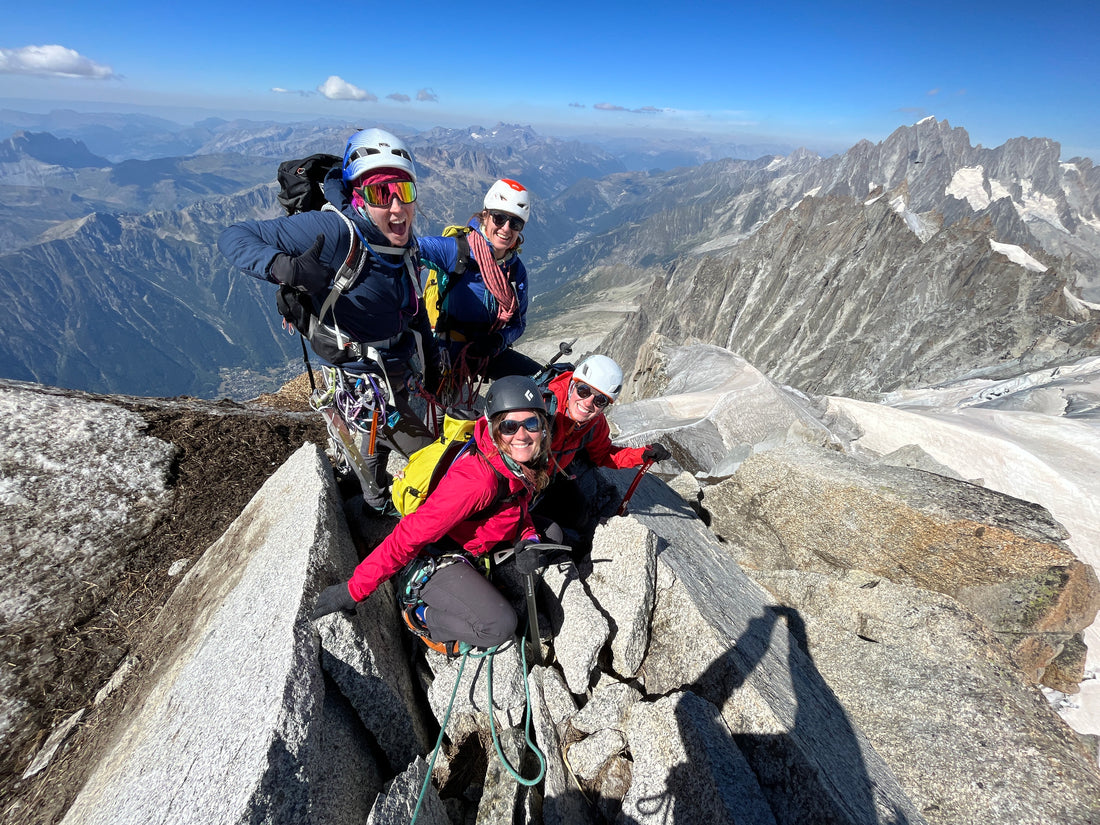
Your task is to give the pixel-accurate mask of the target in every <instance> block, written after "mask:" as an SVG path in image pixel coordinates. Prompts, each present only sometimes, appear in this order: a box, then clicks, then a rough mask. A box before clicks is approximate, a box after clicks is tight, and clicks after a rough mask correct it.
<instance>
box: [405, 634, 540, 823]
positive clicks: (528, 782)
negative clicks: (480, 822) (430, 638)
mask: <svg viewBox="0 0 1100 825" xmlns="http://www.w3.org/2000/svg"><path fill="white" fill-rule="evenodd" d="M518 644H519V646H520V653H521V656H522V657H523V674H524V677H523V697H524V700H525V701H526V703H527V707H526V708H525V712H524V715H525V716H526V717H527V724H526V725H525V726H524V740H525V741H526V742H527V747H529V748H530V749H531V750H532V751H534V753H535V757H536V758H537V759H538V761H539V772H538V776H536V777H535V778H534V779H525V778H524V777H523V776H521V775H520V773H519V771H517V770H516V769H515V768H513V767H512V765H511V764H510V763H509V762H508V758H507V757H506V756H505V755H504V749H503V748H501V746H500V737H499V736H498V735H497V729H496V722H495V714H494V713H493V658H494V656H495V654H496V652H497V650H498V648H499V645H498V646H497V647H490V648H488V649H487V650H486V651H485V652H484V653H472V652H471V650H472V648H471V646H470V645H468V644H466V643H465V642H463V643H461V644H460V645H459V651H460V652H461V653H462V661H461V663H460V664H459V666H458V676H456V677H455V685H454V688H453V689H452V690H451V700H450V701H449V702H448V703H447V712H446V713H445V714H443V722H442V724H441V725H440V727H439V737H438V738H437V739H436V740H435V748H434V749H433V750H432V758H431V760H430V761H429V762H428V772H427V774H426V775H425V777H424V784H423V785H421V786H420V795H419V796H418V797H417V798H416V807H415V808H414V809H413V815H412V819H411V820H409V825H416V818H417V817H418V816H419V815H420V806H421V804H422V803H423V802H424V794H425V793H426V792H427V790H428V784H429V783H430V782H431V781H432V770H433V769H434V768H435V760H436V757H437V756H438V755H439V748H440V747H441V746H442V745H443V734H444V733H446V731H447V723H448V722H449V721H450V719H451V709H452V708H453V707H454V703H455V696H457V695H458V686H459V684H460V683H461V682H462V673H463V671H465V670H466V661H467V660H468V659H469V658H471V657H473V658H475V659H481V658H485V657H488V659H489V664H488V667H487V674H486V676H487V678H486V681H487V683H488V688H487V691H486V692H487V693H488V698H489V733H490V734H491V735H492V739H493V747H494V748H495V749H496V752H497V756H498V757H499V758H500V763H501V764H502V765H504V769H505V770H506V771H508V773H509V774H510V775H511V777H512V778H513V779H515V780H516V782H518V783H519V784H521V785H524V786H525V787H528V788H529V787H531V786H533V785H537V784H538V783H539V782H541V781H542V778H543V777H544V776H545V775H546V756H545V754H543V752H542V751H540V750H539V748H538V745H536V744H535V742H534V740H532V739H531V717H532V713H531V687H530V685H529V684H528V682H527V649H526V646H525V645H524V644H523V643H522V642H519V643H518Z"/></svg>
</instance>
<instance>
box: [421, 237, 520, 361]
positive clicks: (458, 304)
mask: <svg viewBox="0 0 1100 825" xmlns="http://www.w3.org/2000/svg"><path fill="white" fill-rule="evenodd" d="M470 226H471V227H473V229H472V231H474V232H478V231H480V230H479V229H478V228H477V227H478V221H477V219H476V218H475V219H474V220H472V221H470ZM418 242H419V244H420V257H421V258H423V259H424V260H425V261H429V262H430V263H433V264H435V265H436V266H438V267H439V268H440V269H443V270H445V271H447V272H452V273H453V272H454V269H455V265H456V264H457V263H458V242H457V241H456V240H455V239H454V238H444V237H431V238H419V239H418ZM501 263H502V265H503V267H504V271H505V273H506V274H507V275H508V279H509V280H510V281H511V282H512V283H513V284H514V285H515V288H516V314H515V315H513V316H512V319H511V320H510V321H509V322H508V323H507V324H505V325H504V326H503V327H502V328H501V329H499V330H496V331H497V332H499V333H500V334H501V336H502V337H503V339H504V341H503V344H502V346H501V347H500V349H501V350H503V349H504V348H505V347H509V346H511V345H512V344H514V343H515V342H516V341H517V340H519V337H520V336H521V335H523V332H524V330H525V329H527V268H526V267H525V266H524V265H523V261H521V260H520V259H519V256H518V255H511V256H510V257H508V258H505V259H504V261H502V262H501ZM451 277H452V278H453V277H454V276H453V275H452V276H451ZM446 309H447V316H448V318H449V319H450V324H451V327H452V328H453V329H455V330H457V331H458V332H461V333H462V334H463V335H464V336H465V337H466V339H467V340H471V341H473V340H477V339H479V338H484V337H486V336H487V335H488V334H489V329H490V327H491V325H492V323H493V322H494V321H495V320H496V317H497V299H496V298H494V297H493V294H492V293H491V292H489V289H488V287H486V286H485V281H484V279H482V277H481V270H480V269H479V268H478V265H477V261H476V260H475V259H474V256H473V255H470V256H469V259H468V260H467V261H466V271H465V272H463V273H462V275H460V276H458V282H457V283H452V285H451V286H450V287H449V289H448V292H447V298H446Z"/></svg>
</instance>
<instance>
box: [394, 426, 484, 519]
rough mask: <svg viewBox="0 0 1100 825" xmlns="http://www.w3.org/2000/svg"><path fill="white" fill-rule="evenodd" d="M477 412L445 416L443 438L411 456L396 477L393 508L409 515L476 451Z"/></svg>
mask: <svg viewBox="0 0 1100 825" xmlns="http://www.w3.org/2000/svg"><path fill="white" fill-rule="evenodd" d="M476 422H477V413H475V412H473V411H472V410H454V411H448V412H446V413H444V415H443V435H441V436H440V437H439V438H437V439H436V440H435V441H433V442H432V443H431V444H429V445H428V446H426V447H422V448H421V449H419V450H417V451H416V452H415V453H413V454H412V455H411V456H409V463H408V464H407V465H406V467H405V469H404V470H403V471H402V472H400V473H398V474H397V475H396V476H394V479H393V487H392V489H391V493H390V495H391V496H392V497H393V506H394V507H396V508H397V511H398V512H399V513H401V515H403V516H407V515H408V514H409V513H411V512H413V511H414V510H415V509H416V508H417V507H419V506H420V505H421V504H423V503H424V499H426V498H427V497H428V494H429V493H431V491H432V490H434V489H435V488H436V486H437V485H438V484H439V482H440V479H442V478H443V476H445V475H446V474H447V470H449V469H450V468H451V465H452V464H453V463H454V462H455V460H456V459H457V458H458V457H459V456H460V455H462V454H463V453H464V452H466V451H467V450H468V449H476V448H475V447H474V446H473V442H472V441H471V438H472V437H473V434H474V424H475V423H476Z"/></svg>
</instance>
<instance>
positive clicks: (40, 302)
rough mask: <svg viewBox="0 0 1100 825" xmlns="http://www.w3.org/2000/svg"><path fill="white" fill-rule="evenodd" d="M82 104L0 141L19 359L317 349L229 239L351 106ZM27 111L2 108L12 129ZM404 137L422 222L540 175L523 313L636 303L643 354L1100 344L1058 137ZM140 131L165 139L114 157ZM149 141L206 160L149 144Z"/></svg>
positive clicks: (1099, 196) (61, 364)
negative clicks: (615, 141) (143, 109)
mask: <svg viewBox="0 0 1100 825" xmlns="http://www.w3.org/2000/svg"><path fill="white" fill-rule="evenodd" d="M38 117H43V118H45V117H46V116H38ZM74 117H75V115H74V116H73V117H69V118H68V121H66V119H65V118H63V117H61V116H60V115H57V114H56V113H55V116H52V118H53V119H52V120H50V121H49V125H51V126H52V127H54V128H57V129H58V131H59V132H64V135H63V136H59V135H55V134H48V133H41V132H33V131H27V130H26V129H23V130H22V131H19V132H16V133H15V134H13V135H12V136H11V137H10V138H8V139H7V140H6V141H4V142H3V143H2V144H0V194H3V195H4V197H3V199H2V201H3V203H4V206H2V207H0V217H2V218H3V221H2V223H0V225H2V226H3V227H5V228H4V229H3V230H0V284H3V286H4V288H5V289H6V291H7V292H8V294H9V295H10V296H12V298H13V304H14V305H15V306H18V307H19V313H18V315H17V317H16V318H15V319H14V321H13V324H12V326H11V330H12V332H11V333H10V334H9V335H7V336H5V340H4V342H3V344H2V350H0V354H2V355H3V361H4V364H5V366H4V369H3V373H2V375H3V377H9V378H16V379H22V380H31V381H37V382H40V383H45V384H54V385H59V386H65V387H72V388H76V389H85V390H91V391H98V392H109V393H127V394H137V395H176V394H190V395H196V396H201V397H215V396H219V395H230V396H233V397H238V398H239V397H248V396H250V395H253V394H255V393H256V392H257V391H258V390H260V389H263V388H268V387H270V386H272V385H274V384H275V383H278V382H279V381H280V380H281V379H282V377H284V376H285V375H286V374H287V371H288V370H291V371H292V370H296V369H298V367H299V365H300V357H301V355H300V350H299V348H298V343H297V341H296V340H295V339H294V338H292V337H290V336H287V335H285V334H284V333H283V332H282V331H281V329H280V328H279V324H278V318H277V316H276V314H275V311H274V290H273V288H271V287H268V286H265V285H264V284H261V283H258V282H256V281H254V280H253V279H250V278H248V277H246V276H243V275H241V274H240V273H238V272H236V271H235V270H233V269H232V268H231V267H230V266H229V264H228V263H227V262H226V261H224V260H223V259H221V257H220V256H219V255H218V253H217V251H216V249H215V248H214V241H215V239H216V237H217V234H218V233H219V232H220V231H221V229H222V228H223V227H224V226H225V225H227V224H229V223H232V222H235V221H238V220H244V219H248V218H254V217H272V216H275V215H277V214H279V208H278V205H277V203H276V202H275V198H274V193H275V189H274V183H273V178H274V168H275V166H276V165H277V163H278V162H279V161H280V160H283V159H286V158H288V157H300V156H303V155H305V154H309V153H311V152H314V151H329V152H338V151H339V150H340V148H341V147H342V146H343V143H344V141H345V139H346V136H347V134H348V133H349V131H350V129H351V128H352V127H351V126H349V125H348V124H294V125H286V124H255V123H245V122H234V123H229V122H224V121H207V122H203V123H201V124H195V126H194V127H192V128H190V129H188V130H184V131H178V130H177V132H175V133H172V132H170V131H169V130H168V129H167V127H165V126H164V124H159V123H155V122H143V123H141V124H138V125H135V124H136V123H137V122H136V121H126V122H125V123H122V122H119V121H117V120H115V121H111V120H110V118H118V117H119V116H110V118H104V119H100V120H97V121H96V122H94V123H84V124H75V125H74V124H73V123H72V122H69V121H72V120H73V119H74ZM15 119H16V118H13V116H12V113H8V112H0V125H3V124H9V123H11V122H12V121H13V120H15ZM148 120H151V119H147V121H148ZM63 121H65V123H66V125H65V126H64V128H62V127H61V123H62V122H63ZM43 124H44V125H45V121H43ZM393 128H395V130H397V131H399V132H402V130H401V129H399V128H398V127H393ZM81 129H83V130H84V132H86V133H87V135H88V136H89V142H84V140H83V138H81V139H80V140H78V139H77V138H76V137H75V135H77V134H80V133H81ZM402 133H403V134H407V135H408V136H409V139H410V142H411V144H412V148H413V151H414V155H415V157H416V160H417V164H418V170H419V174H420V189H421V197H420V201H419V207H420V213H421V214H420V217H419V218H418V231H419V232H420V233H421V234H431V233H435V232H438V231H439V230H440V229H441V228H442V227H443V226H444V225H446V224H448V223H455V222H462V221H465V219H466V218H467V217H468V216H469V215H470V214H471V212H473V211H474V209H475V208H476V207H477V206H478V204H479V201H480V198H481V196H482V194H483V192H484V190H485V188H486V187H487V186H488V184H489V183H490V182H491V181H492V180H494V179H496V178H498V177H505V176H507V177H515V178H517V179H519V180H521V181H523V182H524V183H525V184H526V185H528V186H529V187H530V188H531V190H532V192H533V193H534V195H535V210H534V218H533V220H532V221H531V225H530V230H529V231H528V233H527V235H528V238H529V240H528V242H527V243H526V244H525V248H524V253H523V254H524V259H525V261H526V262H527V263H528V268H529V271H530V272H531V277H532V284H533V291H534V293H535V294H536V300H535V305H534V307H533V310H532V320H541V321H542V323H541V324H540V325H539V326H540V328H541V329H543V330H548V329H552V330H555V331H556V330H557V328H561V329H565V328H566V327H568V326H569V325H570V324H572V325H574V326H576V325H584V324H588V326H589V327H592V328H593V329H596V330H598V332H599V334H600V335H602V334H604V333H606V332H608V331H609V330H610V329H611V327H612V326H614V322H615V321H616V320H617V319H618V318H620V317H622V315H623V314H624V312H625V311H629V310H631V309H633V308H635V307H637V306H639V305H640V306H641V307H642V311H641V312H640V313H639V314H638V315H636V316H633V317H631V318H630V320H629V323H628V324H626V325H625V326H624V327H623V328H622V329H621V330H619V331H617V332H615V333H614V335H613V336H612V337H611V339H610V340H609V341H608V348H609V351H611V352H612V353H613V354H616V355H617V356H618V357H620V358H621V359H623V360H625V361H627V362H628V363H627V366H632V365H631V364H630V363H629V361H630V359H631V358H632V357H633V353H635V352H637V351H638V346H639V344H640V342H641V341H642V340H643V339H644V338H645V336H647V335H648V334H649V333H651V332H661V333H663V334H665V335H667V336H669V337H672V338H673V339H674V340H679V339H694V340H703V341H707V342H710V343H716V344H719V345H721V346H726V347H729V348H731V349H733V350H734V351H736V352H739V353H740V354H742V355H744V356H745V357H746V358H748V359H749V360H750V361H751V362H752V363H754V365H756V366H757V367H758V368H760V369H762V370H763V371H765V372H766V373H768V374H769V375H772V376H773V377H774V378H776V379H777V380H780V381H783V382H789V383H791V384H793V385H795V386H798V387H799V388H801V389H804V390H806V391H813V392H830V393H852V394H856V395H859V394H865V395H871V394H874V393H876V392H880V391H885V390H892V389H897V388H899V387H905V386H913V385H916V384H925V383H929V382H936V381H943V380H951V379H954V378H959V377H961V376H964V375H968V374H989V375H996V376H1002V377H1003V376H1004V375H1007V374H1011V372H1012V371H1013V370H1016V371H1023V370H1025V369H1035V368H1038V367H1042V366H1047V365H1051V364H1057V363H1066V362H1069V361H1072V360H1075V359H1076V358H1079V357H1082V356H1083V355H1087V354H1095V353H1096V351H1097V348H1098V343H1100V339H1098V332H1097V325H1096V324H1097V321H1096V319H1097V315H1098V313H1097V310H1096V309H1095V307H1094V306H1092V304H1095V303H1096V302H1097V301H1100V172H1098V171H1097V169H1096V168H1094V167H1093V165H1092V163H1091V161H1088V160H1081V159H1075V160H1070V161H1066V162H1062V161H1061V160H1060V158H1059V146H1058V144H1057V143H1056V142H1054V141H1052V140H1049V139H1045V138H1035V139H1023V138H1020V139H1016V140H1012V141H1009V142H1007V143H1005V144H1004V145H1003V146H1000V147H996V148H993V149H986V148H983V147H980V146H979V147H972V146H971V145H970V141H969V137H968V136H967V134H966V132H965V130H963V129H961V128H952V127H951V126H950V125H949V124H948V123H946V122H945V121H936V120H934V119H931V118H929V119H926V120H924V121H921V122H920V123H918V124H915V125H913V126H910V127H902V128H899V129H898V130H897V131H896V132H895V133H894V134H892V135H891V136H890V137H889V138H887V139H886V140H885V141H883V142H882V143H880V144H872V143H870V142H867V141H862V142H860V143H859V144H857V145H856V146H854V147H852V148H851V149H850V150H848V151H847V152H845V153H843V154H840V155H835V156H833V157H830V158H821V157H818V156H816V155H814V154H812V153H810V152H806V151H801V150H800V151H795V152H791V153H789V154H787V155H786V156H778V155H767V156H763V157H756V158H755V159H749V160H730V159H725V160H708V161H707V162H702V163H700V162H699V161H700V160H702V159H704V158H708V157H710V156H711V155H712V153H713V151H714V148H715V147H713V146H704V145H701V146H699V147H698V149H697V153H696V154H695V155H694V156H693V155H692V153H691V147H681V149H680V151H679V152H674V153H669V151H668V150H669V147H668V146H660V145H657V146H652V147H648V148H647V147H637V146H636V147H634V150H635V151H632V152H631V154H630V155H625V154H621V153H619V152H617V151H613V150H611V149H608V148H605V147H601V146H597V145H595V144H592V143H583V142H580V141H564V140H560V139H557V138H548V137H544V136H540V135H538V134H536V133H534V132H533V131H532V130H530V129H529V128H525V127H520V126H507V125H503V124H501V125H498V126H496V127H494V128H493V129H482V128H480V127H474V128H471V129H468V130H449V129H433V130H430V131H427V132H421V133H418V134H411V133H409V132H408V131H404V132H402ZM121 134H127V135H129V138H128V139H129V141H130V149H131V151H132V152H133V153H135V154H144V155H147V157H146V158H145V159H143V160H125V161H121V162H120V161H119V160H118V158H119V156H118V155H112V156H111V157H113V158H115V159H113V160H112V159H110V158H109V157H108V156H107V153H106V143H107V141H108V137H109V136H110V135H116V136H117V135H121ZM141 136H145V137H144V143H143V144H142V137H141ZM93 138H94V139H93ZM139 144H142V145H141V148H139ZM157 145H160V146H165V147H172V148H175V147H177V146H182V147H186V148H187V150H188V151H189V153H190V154H188V155H187V156H185V157H155V156H154V152H155V149H154V147H155V146H157ZM91 147H95V148H94V149H93V148H91ZM745 148H746V149H747V150H751V148H752V147H745ZM647 152H648V154H647ZM647 160H648V161H651V162H645V161H647ZM685 160H686V161H690V162H691V163H692V164H693V165H688V166H679V167H677V168H671V169H669V170H668V171H657V170H656V169H655V167H659V166H661V165H663V164H664V162H665V161H672V162H681V161H685ZM643 163H644V166H645V168H646V169H649V170H650V171H639V169H638V168H637V167H638V166H640V165H643ZM632 167H634V168H632ZM642 296H644V298H643V297H642ZM609 303H610V304H614V311H612V312H611V313H610V314H607V313H606V312H604V314H601V315H596V316H593V315H591V314H587V313H591V312H593V311H594V310H595V311H601V312H602V311H604V310H606V309H607V307H608V304H609ZM688 308H690V309H688ZM597 319H598V322H595V320H597ZM547 334H549V333H547Z"/></svg>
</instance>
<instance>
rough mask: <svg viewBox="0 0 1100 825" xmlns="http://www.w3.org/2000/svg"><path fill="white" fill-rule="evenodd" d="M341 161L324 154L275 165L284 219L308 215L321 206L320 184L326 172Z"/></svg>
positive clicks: (323, 198) (321, 193)
mask: <svg viewBox="0 0 1100 825" xmlns="http://www.w3.org/2000/svg"><path fill="white" fill-rule="evenodd" d="M342 162H343V161H342V160H341V159H340V158H338V157H337V156H336V155H326V154H324V153H321V154H317V155H310V156H309V157H308V158H301V159H300V160H286V161H283V162H282V163H280V164H279V173H278V178H279V203H281V204H282V205H283V208H284V209H286V213H287V214H288V215H296V214H297V213H299V212H311V211H313V210H316V209H320V208H321V207H322V206H324V205H325V195H324V193H323V192H322V191H321V184H322V183H323V182H324V180H325V176H326V175H328V173H329V170H330V169H332V167H334V166H339V165H340V164H341V163H342Z"/></svg>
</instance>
